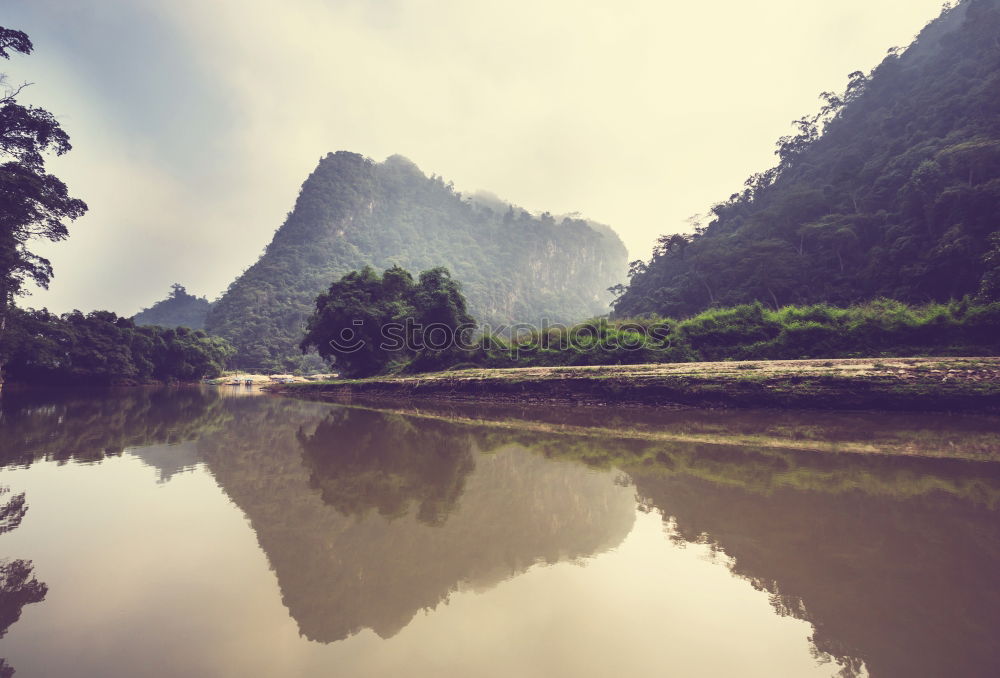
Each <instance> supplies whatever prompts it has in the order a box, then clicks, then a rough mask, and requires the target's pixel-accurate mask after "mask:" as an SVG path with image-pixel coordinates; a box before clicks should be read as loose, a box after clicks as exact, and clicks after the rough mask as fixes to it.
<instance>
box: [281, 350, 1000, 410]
mask: <svg viewBox="0 0 1000 678" xmlns="http://www.w3.org/2000/svg"><path fill="white" fill-rule="evenodd" d="M266 388H267V390H269V391H271V392H272V393H280V394H285V395H292V396H296V397H306V398H319V399H334V400H342V399H350V398H352V397H354V396H364V397H390V398H397V399H398V398H406V399H413V398H431V399H437V400H455V401H473V402H497V403H505V402H506V403H530V402H564V403H574V404H590V405H652V406H659V407H712V408H717V407H735V408H780V409H821V410H895V411H960V412H993V413H1000V358H878V359H875V358H858V359H837V360H773V361H765V360H761V361H744V362H706V363H670V364H652V365H612V366H594V367H527V368H512V369H468V370H456V371H450V372H435V373H429V374H419V375H411V376H395V377H372V378H369V379H341V380H334V381H324V382H312V383H303V384H277V385H273V386H269V387H266Z"/></svg>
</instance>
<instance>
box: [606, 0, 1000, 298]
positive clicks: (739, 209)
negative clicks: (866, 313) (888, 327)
mask: <svg viewBox="0 0 1000 678" xmlns="http://www.w3.org/2000/svg"><path fill="white" fill-rule="evenodd" d="M998 34H1000V3H998V2H997V0H964V1H963V2H960V3H958V4H957V5H955V6H954V7H951V6H946V8H945V10H944V11H943V13H942V15H941V16H940V18H938V19H937V20H936V21H934V22H932V23H930V24H929V25H928V26H927V27H926V28H925V29H924V30H923V31H922V32H921V33H920V35H919V36H918V38H917V40H916V41H915V42H914V43H913V44H912V45H911V46H910V47H909V48H908V49H906V50H899V49H892V50H890V51H889V54H888V56H887V57H886V58H885V60H884V61H883V62H882V63H881V64H880V65H879V66H878V67H876V68H875V69H874V70H873V71H872V72H871V73H868V74H865V73H862V72H856V73H853V74H851V76H850V82H849V84H848V86H847V89H846V91H845V92H844V93H843V94H834V93H831V92H825V93H823V95H822V99H823V101H824V105H823V107H822V109H821V110H820V112H819V113H818V114H816V115H813V116H807V117H804V118H802V119H801V120H798V121H796V122H795V123H794V124H795V126H796V128H797V133H796V134H794V135H790V136H787V137H783V138H782V139H781V140H779V142H778V149H777V155H778V157H779V163H778V165H777V166H775V167H773V168H772V169H770V170H767V171H765V172H762V173H759V174H755V175H754V176H752V177H750V178H749V179H748V180H747V182H746V186H745V189H744V190H742V191H741V192H739V193H735V194H734V195H732V196H731V197H730V198H729V199H728V200H726V201H724V202H721V203H719V204H717V205H715V206H714V207H713V208H712V210H711V215H710V217H709V219H710V221H709V223H708V224H707V225H706V226H704V227H698V228H697V229H696V230H695V232H694V233H693V234H690V235H666V236H663V237H662V238H660V240H659V243H658V246H657V247H656V249H655V250H654V252H653V256H652V258H651V259H650V260H649V261H647V262H642V261H639V262H634V263H633V264H632V266H631V269H630V282H629V284H628V286H627V287H622V288H619V289H618V292H620V293H621V296H620V298H619V299H618V300H617V302H616V303H615V314H616V315H618V316H619V317H627V316H635V315H639V314H646V313H658V314H661V315H670V316H675V317H677V316H686V315H690V314H693V313H697V312H699V311H701V310H703V309H705V308H708V307H711V306H733V305H737V304H743V303H752V302H754V301H760V302H763V303H765V304H768V305H771V306H772V307H779V306H782V305H787V304H791V303H796V304H812V303H817V302H825V303H831V304H835V305H840V306H846V305H849V304H853V303H858V302H861V301H865V300H870V299H874V298H878V297H888V298H892V299H898V300H902V301H906V302H908V303H916V304H922V303H926V302H928V301H939V302H944V301H947V300H949V299H952V298H960V297H962V296H964V295H980V297H981V298H982V299H984V300H988V301H989V300H998V299H1000V268H998V267H1000V216H998V215H1000V43H998V42H997V39H996V36H997V35H998Z"/></svg>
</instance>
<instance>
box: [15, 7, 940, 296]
mask: <svg viewBox="0 0 1000 678" xmlns="http://www.w3.org/2000/svg"><path fill="white" fill-rule="evenodd" d="M940 5H941V0H838V1H837V2H829V1H826V0H824V1H822V2H821V1H820V0H766V1H765V0H756V1H754V0H714V1H713V2H706V1H692V2H683V3H681V2H673V1H671V0H618V1H617V2H612V1H610V0H608V1H602V2H596V1H589V0H532V1H530V2H529V1H522V0H506V1H505V2H499V1H497V0H494V1H492V2H486V1H482V0H455V1H451V2H446V1H444V0H440V1H437V2H433V1H430V0H423V1H421V0H3V8H2V9H0V25H4V26H6V27H9V28H18V29H21V30H24V31H26V32H27V33H28V34H29V35H30V37H31V38H32V40H33V41H34V43H35V50H36V51H35V54H34V55H32V56H30V57H15V58H14V59H13V60H12V61H10V62H6V63H3V64H0V68H3V70H5V71H6V72H7V73H8V75H9V76H10V78H11V79H12V80H14V81H31V82H33V83H35V84H34V86H32V87H31V88H30V90H28V92H27V94H26V96H25V100H26V101H29V102H31V103H36V104H38V105H41V106H44V107H45V108H47V109H49V110H50V111H52V112H53V113H55V114H56V115H57V116H58V117H59V119H60V120H61V122H62V123H63V126H64V127H65V129H66V130H67V131H68V132H69V133H70V135H71V137H72V140H73V144H74V150H73V151H72V152H71V153H70V154H69V155H67V156H65V157H63V158H60V159H58V160H57V161H54V162H53V163H52V169H53V171H54V172H55V173H56V174H57V175H58V176H60V177H61V178H63V179H64V180H65V181H66V182H67V183H68V184H69V186H70V189H71V191H72V193H73V195H76V196H79V197H81V198H83V199H84V200H86V201H87V202H88V203H89V205H90V208H91V209H90V213H89V214H88V215H87V216H86V217H84V218H83V219H81V220H80V221H78V222H77V223H75V224H74V225H73V226H72V228H71V234H72V235H71V237H70V239H69V240H68V241H66V242H63V243H60V244H58V245H46V246H40V247H38V248H37V249H38V251H40V252H41V253H43V254H45V255H46V256H49V257H50V258H51V259H52V262H53V265H54V266H55V271H56V278H55V280H54V281H53V284H52V287H51V289H50V290H49V291H47V292H42V293H38V294H36V295H35V296H34V297H31V298H29V299H26V300H23V301H22V303H23V304H25V305H30V306H36V307H41V306H48V307H49V308H50V309H52V310H55V311H60V312H61V311H66V310H69V309H72V308H80V309H81V310H91V309H94V308H107V309H110V310H114V311H117V312H119V313H122V314H132V313H134V312H136V311H137V310H139V309H140V308H141V307H143V306H148V305H150V304H151V303H152V302H154V301H156V300H158V299H159V298H162V297H163V296H165V295H166V293H167V292H168V291H169V290H168V287H169V285H170V283H173V282H180V283H182V284H184V285H186V286H187V287H188V289H189V291H192V292H194V293H197V294H199V295H206V296H208V297H209V298H215V297H216V296H218V295H219V294H220V293H221V292H222V291H223V290H224V289H225V288H226V286H227V285H228V284H229V283H230V282H231V281H232V279H233V278H234V277H235V276H236V275H238V274H239V273H240V272H241V271H242V270H243V269H244V268H246V267H247V266H249V265H250V264H251V263H252V262H253V261H254V260H256V258H257V256H259V254H260V252H261V250H262V249H263V247H264V246H265V245H266V244H267V242H268V241H269V240H270V238H271V235H272V234H273V232H274V230H275V229H276V228H277V227H278V226H279V225H280V224H281V222H282V221H283V219H284V217H285V214H286V213H287V212H288V211H289V210H291V208H292V206H293V204H294V201H295V197H296V195H297V193H298V189H299V186H300V185H301V183H302V181H303V180H304V179H305V177H306V176H307V175H308V173H309V172H310V171H311V170H312V169H313V167H314V166H315V164H316V162H317V161H318V160H319V158H320V157H321V156H323V155H325V154H326V153H327V152H330V151H336V150H350V151H354V152H357V153H361V154H364V155H367V156H369V157H372V158H374V159H376V160H383V159H384V158H385V157H387V156H389V155H392V154H394V153H400V154H402V155H405V156H407V157H408V158H410V159H411V160H413V161H414V162H416V163H417V164H418V165H419V166H420V167H421V168H422V169H423V170H424V172H425V173H427V174H431V173H436V174H439V175H442V176H443V177H445V178H446V179H448V180H451V181H454V183H455V186H456V188H457V189H458V190H460V191H463V192H473V191H476V190H480V189H483V190H489V191H491V192H493V193H496V194H497V195H499V196H501V197H502V198H504V199H506V200H509V201H511V202H514V203H517V204H519V205H521V206H523V207H525V208H527V209H529V210H532V211H545V210H547V211H550V212H553V213H566V212H581V213H582V214H584V215H585V216H587V217H589V218H592V219H596V220H598V221H602V222H605V223H608V224H610V225H611V226H613V227H614V228H615V229H616V230H617V231H618V233H619V234H621V236H622V238H623V240H624V241H625V244H626V245H627V246H628V248H629V251H630V254H631V258H647V257H648V256H649V253H650V249H651V246H652V242H653V240H654V239H655V238H656V236H657V235H659V234H662V233H668V232H680V231H685V230H688V229H689V226H688V224H687V219H688V218H689V217H690V216H692V215H694V214H697V213H704V212H706V211H707V210H708V208H709V207H711V205H712V204H713V203H715V202H718V201H720V200H723V199H725V198H726V197H728V196H729V195H730V194H731V193H733V192H735V191H737V190H739V189H740V188H741V186H742V183H743V180H744V179H745V178H746V177H747V176H748V175H749V174H751V173H753V172H755V171H758V170H761V169H765V168H767V167H770V166H771V165H773V164H774V161H775V158H774V156H773V149H774V141H775V140H776V139H777V138H778V137H779V136H781V135H783V134H786V133H788V131H789V130H790V125H789V123H790V121H791V120H793V119H795V118H798V117H800V116H802V115H804V114H807V113H812V112H814V111H815V110H817V108H818V106H819V101H818V98H817V96H818V94H819V93H820V92H821V91H823V90H842V89H843V87H844V84H845V83H846V76H847V74H848V73H849V72H851V71H854V70H869V69H870V68H872V67H873V66H874V65H876V64H877V63H878V62H879V61H881V59H882V57H883V56H884V55H885V52H886V50H887V49H888V48H889V47H893V46H897V45H899V46H905V45H906V44H908V43H909V42H910V41H911V40H912V38H913V36H914V35H915V34H916V33H917V31H919V30H920V28H922V27H923V26H924V24H925V23H927V21H928V20H930V19H931V18H933V17H935V16H936V15H937V14H938V11H939V9H940Z"/></svg>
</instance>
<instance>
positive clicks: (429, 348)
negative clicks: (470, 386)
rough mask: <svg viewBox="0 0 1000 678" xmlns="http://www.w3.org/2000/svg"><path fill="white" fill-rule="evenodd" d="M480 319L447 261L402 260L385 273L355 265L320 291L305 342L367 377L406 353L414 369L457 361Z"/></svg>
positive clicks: (348, 370) (354, 373)
mask: <svg viewBox="0 0 1000 678" xmlns="http://www.w3.org/2000/svg"><path fill="white" fill-rule="evenodd" d="M472 327H475V321H474V320H473V319H472V317H471V316H470V315H469V313H468V311H467V310H466V302H465V297H464V296H462V292H461V289H460V288H459V285H458V283H457V282H455V281H454V280H452V278H451V274H450V273H449V272H448V269H446V268H441V267H438V268H434V269H431V270H429V271H424V272H423V273H421V274H420V279H419V282H416V283H415V282H414V281H413V276H412V275H410V273H409V272H408V271H406V270H404V269H402V268H400V267H399V266H393V267H392V268H390V269H388V270H386V271H385V273H383V274H382V275H381V276H380V275H379V274H378V273H376V272H375V270H374V269H372V268H371V267H370V266H366V267H364V268H363V269H361V270H360V271H351V272H350V273H348V274H347V275H345V276H344V277H342V278H341V279H340V280H338V281H336V282H334V283H333V284H332V285H330V289H329V290H328V291H327V292H325V293H324V294H321V295H319V296H318V297H317V298H316V311H315V312H314V313H313V315H312V316H311V317H310V318H309V322H308V325H307V327H306V335H305V337H304V338H303V339H302V342H301V344H300V348H301V349H302V351H303V352H305V351H308V350H310V349H311V348H313V347H315V348H316V349H317V350H318V351H319V354H320V355H321V356H322V357H323V358H324V359H326V360H329V361H331V362H333V363H335V364H336V365H337V366H338V367H339V368H340V369H341V370H342V371H343V372H344V373H345V374H346V375H348V376H357V377H365V376H371V375H373V374H378V373H379V372H384V371H386V370H387V369H389V368H390V367H391V366H392V365H393V364H398V365H402V364H404V363H406V362H408V361H412V362H411V366H412V368H414V369H434V368H438V367H444V366H447V364H448V363H449V362H458V361H459V360H458V355H459V354H460V352H461V351H460V349H459V347H458V346H457V343H458V342H457V340H458V339H459V335H460V333H461V332H462V331H463V330H464V329H466V328H472Z"/></svg>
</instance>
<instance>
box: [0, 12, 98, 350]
mask: <svg viewBox="0 0 1000 678" xmlns="http://www.w3.org/2000/svg"><path fill="white" fill-rule="evenodd" d="M32 49H33V47H32V44H31V41H30V40H29V39H28V36H27V35H26V34H24V33H23V32H21V31H16V30H10V29H7V28H3V27H0V57H3V58H4V59H9V58H10V55H11V52H18V53H21V54H30V53H31V51H32ZM26 86H27V85H21V86H19V87H13V86H10V85H8V84H7V80H6V75H0V88H2V89H0V160H2V163H0V342H2V340H3V337H4V333H5V330H6V329H7V322H8V316H9V315H10V310H11V307H12V306H13V302H14V298H15V297H16V296H18V295H20V294H23V293H24V285H25V283H26V282H33V283H35V284H36V285H38V286H40V287H43V288H44V287H47V286H48V283H49V281H50V280H51V279H52V266H51V264H50V263H49V261H48V260H46V259H45V258H43V257H40V256H38V255H37V254H35V253H33V252H31V251H30V250H29V249H28V247H29V243H30V242H31V241H32V240H36V239H45V240H51V241H59V240H63V239H65V238H66V237H67V235H68V234H69V233H68V231H67V228H66V221H68V220H69V221H72V220H74V219H77V218H78V217H80V216H83V214H84V213H85V212H86V211H87V205H86V204H85V203H84V202H83V201H82V200H78V199H76V198H72V197H70V195H69V193H68V191H67V189H66V185H65V184H64V183H63V182H62V181H60V180H59V179H58V178H56V177H54V176H53V175H51V174H48V173H47V172H46V171H45V156H46V154H48V153H55V154H56V155H62V154H63V153H66V152H67V151H69V150H70V148H71V146H70V143H69V135H67V134H66V132H65V131H63V129H62V127H61V126H60V125H59V122H58V121H57V120H56V119H55V117H54V116H53V115H52V114H51V113H49V112H48V111H46V110H43V109H41V108H36V107H34V106H22V105H21V104H19V103H17V96H18V94H20V92H21V91H22V90H23V89H24V87H26ZM2 362H3V361H2V354H0V367H2Z"/></svg>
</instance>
